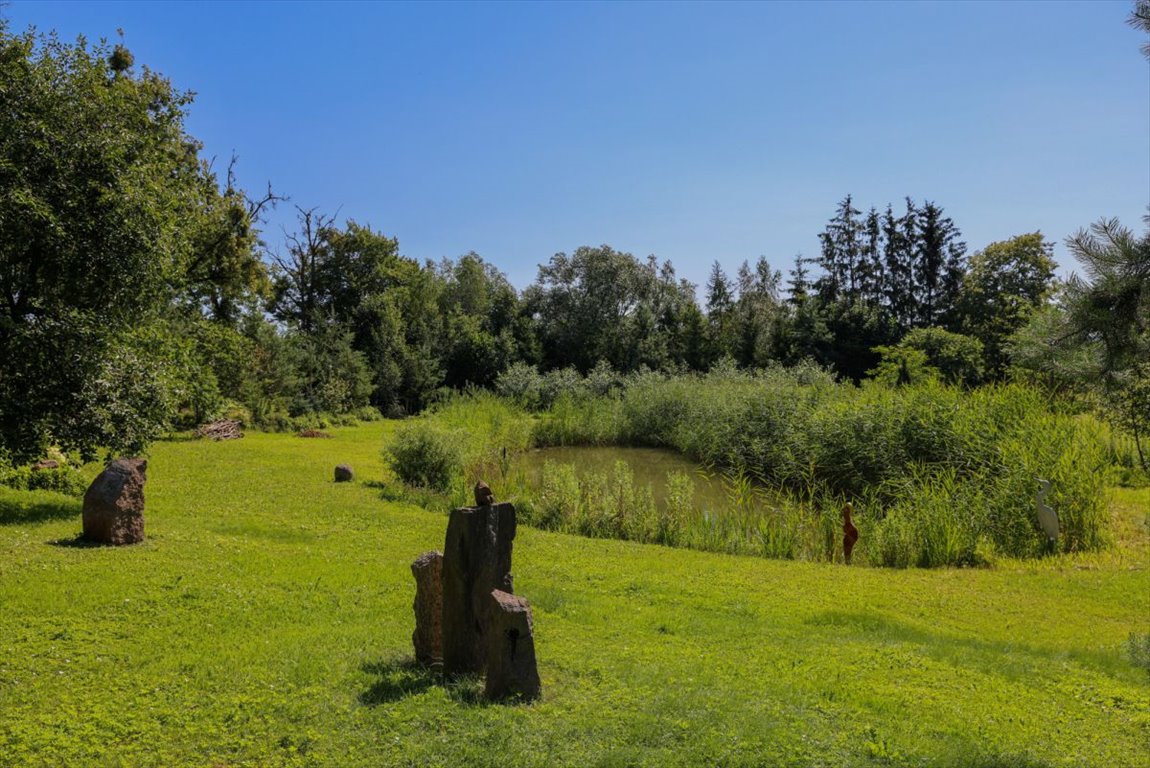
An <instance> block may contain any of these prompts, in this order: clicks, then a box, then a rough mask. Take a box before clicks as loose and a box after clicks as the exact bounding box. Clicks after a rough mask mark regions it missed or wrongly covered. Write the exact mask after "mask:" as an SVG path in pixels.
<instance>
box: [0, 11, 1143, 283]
mask: <svg viewBox="0 0 1150 768" xmlns="http://www.w3.org/2000/svg"><path fill="white" fill-rule="evenodd" d="M1130 9H1131V3H1130V2H1128V1H1126V0H1115V1H1113V2H1111V1H1108V0H1094V1H1093V2H1064V3H1060V2H1044V3H1037V2H953V3H931V2H896V3H878V2H874V3H870V2H846V3H832V2H808V3H782V2H778V3H762V4H752V3H736V4H721V3H702V4H693V3H668V4H659V3H651V2H643V3H638V2H636V3H601V4H599V3H588V2H580V3H543V2H538V3H510V4H485V3H462V4H451V3H420V4H373V3H348V4H339V3H330V2H325V3H218V4H216V3H100V2H84V3H52V2H28V1H27V0H13V2H11V3H10V4H9V5H8V7H7V8H4V9H0V13H3V14H5V15H6V16H7V17H8V19H9V20H10V22H11V27H12V29H13V30H14V31H19V30H22V29H23V28H25V27H26V26H27V25H29V24H35V25H36V26H37V27H39V28H40V29H41V30H49V29H55V30H57V31H58V32H59V33H60V34H61V35H62V36H63V37H65V38H74V37H75V36H76V35H78V34H83V35H85V36H87V37H89V38H90V39H98V38H100V37H109V38H114V37H115V33H116V29H117V28H123V30H124V33H125V42H126V44H127V46H128V47H129V48H130V49H131V50H132V52H133V53H134V54H135V56H136V64H137V67H139V66H140V65H143V64H147V65H148V66H150V67H151V68H153V69H155V70H158V71H160V72H162V73H164V74H165V75H167V76H168V77H170V78H171V79H172V80H173V82H174V83H175V84H176V85H177V86H178V87H180V88H184V89H190V90H193V91H195V92H196V93H197V97H196V101H195V104H194V105H193V107H192V111H191V115H190V119H189V120H188V129H189V131H190V132H191V133H192V134H193V135H194V136H196V137H197V138H199V139H200V140H201V141H203V143H204V145H205V153H206V154H207V155H209V156H213V155H214V156H216V157H218V158H219V160H218V163H217V166H218V167H220V168H223V167H225V166H226V163H227V159H228V157H229V156H230V155H231V154H232V153H233V152H234V153H235V154H237V155H238V156H239V158H240V164H239V169H238V170H239V178H240V181H241V183H242V184H243V185H244V186H245V187H246V188H248V189H249V190H251V191H259V190H261V189H262V188H263V187H264V186H265V184H266V183H267V182H268V181H270V182H271V183H272V185H273V186H274V188H275V189H276V190H277V191H278V192H282V193H285V194H287V195H290V196H291V198H292V204H298V205H301V206H304V207H313V206H317V207H319V208H320V209H321V210H323V211H325V212H332V213H334V212H336V211H337V210H338V212H339V214H340V217H341V219H342V218H354V219H356V220H357V221H359V222H360V223H369V224H371V225H372V226H373V227H375V228H376V229H378V230H382V231H383V232H385V233H387V234H389V235H394V236H397V237H398V238H399V241H400V246H401V250H402V251H403V252H404V253H405V254H406V255H408V256H411V257H414V258H418V259H425V258H431V259H436V260H438V259H440V258H442V257H445V256H447V257H457V256H459V255H461V254H463V253H466V252H467V251H469V250H475V251H477V252H478V253H479V254H480V255H482V256H483V257H484V258H486V259H487V260H488V261H491V262H493V263H494V264H495V265H496V266H498V267H499V268H500V269H502V270H503V271H504V272H506V273H507V274H508V276H509V277H510V278H511V280H512V282H513V283H514V284H516V285H517V286H519V287H523V286H525V285H527V284H528V283H530V282H531V281H532V280H533V279H534V277H535V274H536V265H538V264H539V263H542V262H545V261H546V260H547V259H548V258H550V256H551V255H552V254H553V253H555V252H557V251H566V252H571V251H572V250H574V249H575V248H576V247H578V246H580V245H598V244H601V243H608V244H610V245H612V246H614V247H615V248H617V249H620V250H626V251H630V252H632V253H634V254H635V255H636V256H640V257H643V256H646V255H647V254H650V253H654V254H655V255H657V256H658V257H659V258H660V259H670V260H671V261H672V262H673V263H674V264H675V267H676V269H677V270H678V272H679V274H680V275H681V276H685V277H687V278H689V279H690V280H692V281H694V282H696V283H699V284H700V285H702V284H703V283H704V282H705V280H706V275H707V272H708V270H709V267H710V264H711V262H712V261H714V260H718V261H719V262H721V263H722V264H723V265H724V267H725V268H726V269H727V270H728V272H731V273H733V272H734V270H735V268H736V267H737V265H738V264H739V263H740V262H741V261H742V260H743V259H750V260H752V261H753V260H754V259H756V258H757V257H758V256H759V255H765V256H766V257H767V258H768V259H769V260H770V261H771V263H772V264H773V265H774V266H775V267H776V268H779V269H782V270H784V272H785V271H786V269H788V268H789V266H790V263H791V260H792V258H793V257H794V255H795V254H796V253H800V252H801V253H803V254H805V255H808V256H813V255H815V254H816V253H817V252H818V239H817V235H818V232H819V231H821V230H822V228H823V226H824V225H825V223H826V221H827V219H828V218H829V217H830V216H831V214H832V213H833V211H834V207H835V204H836V203H837V202H838V201H839V200H840V199H841V198H842V197H843V196H844V195H846V194H847V193H850V194H852V195H853V196H854V198H855V200H856V202H857V203H859V204H861V205H862V206H870V205H876V206H880V207H881V206H883V205H885V204H886V203H887V202H893V203H895V204H896V205H897V204H898V203H899V202H900V201H901V200H902V198H903V197H905V196H908V195H909V196H911V197H913V198H915V199H916V200H919V201H922V200H934V201H935V202H937V203H939V204H940V205H942V206H943V207H944V208H945V210H946V212H947V213H948V214H949V215H950V216H952V217H953V219H954V220H955V222H956V223H957V224H958V226H959V227H960V228H961V230H962V232H963V235H964V238H965V240H966V241H967V243H968V245H969V248H970V250H971V251H974V250H976V249H978V248H981V247H983V246H985V245H987V244H988V243H990V242H993V241H995V240H1001V239H1004V238H1007V237H1010V236H1012V235H1015V234H1021V233H1024V232H1031V231H1034V230H1041V231H1042V232H1043V233H1045V234H1046V235H1047V236H1048V237H1050V238H1052V239H1054V240H1056V241H1058V242H1059V247H1058V248H1057V250H1056V258H1058V260H1059V261H1060V262H1062V263H1063V264H1064V266H1069V265H1070V262H1071V261H1072V260H1071V259H1070V257H1069V255H1068V253H1067V252H1066V250H1065V248H1063V247H1062V246H1061V241H1062V240H1063V239H1064V238H1065V237H1066V236H1067V235H1069V234H1071V233H1072V232H1073V231H1074V230H1076V229H1078V228H1079V227H1082V226H1085V225H1088V224H1090V223H1091V222H1093V221H1095V220H1097V219H1098V218H1100V217H1103V216H1118V217H1120V218H1121V219H1122V220H1123V223H1125V224H1126V225H1127V226H1130V227H1132V228H1134V229H1136V230H1138V231H1141V229H1142V227H1143V224H1142V221H1141V218H1142V216H1143V215H1144V213H1145V212H1146V207H1147V204H1148V203H1150V62H1148V61H1147V60H1146V59H1145V58H1144V57H1143V56H1142V55H1141V53H1140V52H1139V45H1140V43H1141V42H1142V38H1141V37H1140V35H1139V33H1137V32H1136V31H1135V30H1133V29H1131V28H1130V27H1128V26H1126V24H1125V23H1124V20H1125V18H1126V16H1127V15H1128V14H1129V12H1130ZM292 223H293V212H292V210H291V205H290V204H289V205H287V206H282V207H281V209H280V210H279V211H278V212H277V213H276V214H274V218H273V220H272V222H271V223H270V224H269V226H268V228H267V230H268V231H267V233H266V235H267V239H268V240H269V242H271V243H273V244H275V243H277V242H278V241H280V240H281V235H280V229H281V227H282V226H291V224H292ZM700 296H701V292H700Z"/></svg>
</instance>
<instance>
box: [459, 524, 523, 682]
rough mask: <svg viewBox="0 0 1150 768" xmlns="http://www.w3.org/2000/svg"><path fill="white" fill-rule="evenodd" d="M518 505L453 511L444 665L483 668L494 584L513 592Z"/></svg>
mask: <svg viewBox="0 0 1150 768" xmlns="http://www.w3.org/2000/svg"><path fill="white" fill-rule="evenodd" d="M514 539H515V507H513V506H512V505H511V504H507V503H503V504H492V505H490V506H483V507H461V508H459V509H454V510H452V511H451V518H450V519H449V520H448V523H447V538H446V541H445V542H444V546H443V670H444V672H446V673H448V674H458V673H467V672H482V671H483V668H484V665H485V663H486V659H487V649H486V645H485V643H484V639H483V638H484V634H485V632H486V620H487V614H488V613H489V612H490V610H491V590H493V589H499V590H502V591H504V592H507V593H512V592H513V591H514V590H513V589H512V584H511V544H512V541H513V540H514Z"/></svg>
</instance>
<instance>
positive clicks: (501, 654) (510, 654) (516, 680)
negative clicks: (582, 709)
mask: <svg viewBox="0 0 1150 768" xmlns="http://www.w3.org/2000/svg"><path fill="white" fill-rule="evenodd" d="M489 600H490V601H491V602H490V605H491V609H490V611H489V613H488V631H487V637H486V641H487V686H486V689H485V694H486V696H487V698H488V699H491V700H492V701H500V700H503V699H510V698H519V699H523V700H525V701H530V700H532V699H537V698H539V695H540V693H541V692H542V691H541V685H540V683H539V670H538V669H536V666H535V637H534V632H533V625H532V622H531V606H530V605H528V604H527V600H526V599H525V598H522V597H516V596H515V595H509V594H507V593H506V592H502V591H500V590H498V589H496V590H492V592H491V596H490V598H489Z"/></svg>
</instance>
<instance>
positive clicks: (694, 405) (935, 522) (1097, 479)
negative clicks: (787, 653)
mask: <svg viewBox="0 0 1150 768" xmlns="http://www.w3.org/2000/svg"><path fill="white" fill-rule="evenodd" d="M605 392H606V393H605V394H601V395H595V394H593V393H592V392H591V391H590V390H588V389H587V388H586V387H584V388H583V389H582V390H574V389H572V390H569V391H564V392H561V393H559V394H558V395H557V396H556V397H555V398H554V399H553V401H552V405H551V407H550V408H549V409H548V410H546V411H544V412H542V413H541V414H540V416H539V417H538V420H537V421H535V422H533V421H532V419H531V417H529V416H528V415H527V414H526V413H525V412H524V411H522V410H519V409H518V408H517V407H515V406H513V405H511V404H510V402H509V401H508V400H506V399H500V398H497V397H494V396H491V395H481V394H472V395H469V396H467V397H464V398H460V399H457V400H454V401H452V402H451V403H449V404H448V405H445V406H443V407H441V408H440V410H438V411H437V412H436V413H434V414H432V415H431V416H430V417H428V418H427V419H424V420H421V421H419V422H417V423H416V425H413V426H409V427H408V429H441V430H447V433H448V434H457V435H460V436H458V437H457V438H455V442H456V443H457V444H459V445H461V446H465V447H464V448H463V449H462V450H463V453H465V454H467V458H462V459H461V461H460V465H461V467H462V477H465V478H466V480H460V481H459V482H458V483H457V486H456V488H457V490H456V492H455V494H454V497H455V498H458V499H461V500H464V501H465V500H466V498H467V495H468V494H467V488H468V486H467V483H468V482H474V478H475V476H476V473H477V472H486V473H488V475H487V476H490V477H499V476H498V475H496V474H495V473H494V472H493V471H492V470H493V467H494V465H493V464H492V461H493V456H495V455H496V454H493V453H492V452H493V451H495V452H498V451H500V450H501V449H502V448H503V447H510V448H511V450H512V452H514V451H516V450H521V449H523V448H525V447H527V446H528V445H530V444H531V443H532V442H534V443H535V444H537V445H580V444H584V445H608V444H616V445H647V446H661V447H666V448H670V449H672V450H675V451H678V452H680V453H682V454H684V455H686V456H688V457H690V458H692V459H694V460H695V461H697V462H699V463H700V464H701V465H703V466H704V467H707V468H709V470H710V471H713V472H719V473H721V474H722V475H723V476H724V477H725V478H726V480H725V482H726V484H727V488H728V493H727V503H726V504H725V505H724V508H723V509H697V508H695V507H694V506H693V504H692V503H691V501H690V497H691V494H692V489H691V486H690V483H689V478H686V479H684V478H682V477H679V478H672V479H669V480H668V489H669V490H668V494H667V495H668V497H669V498H671V499H673V502H672V503H669V504H668V509H664V510H657V511H655V512H652V511H651V509H653V508H654V507H653V503H652V504H651V505H650V509H649V508H648V506H647V501H646V497H645V496H644V492H643V490H642V489H637V488H634V487H633V486H634V483H633V482H632V481H631V479H630V478H629V477H628V474H627V472H626V471H625V470H624V469H618V468H617V469H616V471H614V472H611V473H607V474H606V475H604V476H590V477H584V478H579V477H576V476H574V475H573V474H571V473H570V472H567V470H562V469H558V468H552V469H551V470H550V471H547V470H545V471H544V484H543V489H541V490H540V491H539V493H533V492H530V491H529V490H528V489H527V488H526V484H525V483H523V482H522V480H523V479H522V476H519V477H511V478H508V477H506V475H507V474H508V470H507V467H503V468H502V471H503V474H504V475H505V477H503V478H500V479H502V480H503V481H504V482H507V483H509V485H511V486H512V487H514V488H516V490H517V492H520V493H522V494H523V496H524V497H525V499H526V500H529V501H530V503H538V504H539V508H538V509H537V510H535V511H534V512H533V514H534V516H535V517H536V518H537V520H536V521H535V522H537V523H538V524H540V525H543V526H545V527H554V528H559V529H562V530H572V531H574V532H578V533H584V534H586V535H592V536H617V537H622V538H632V539H636V540H641V541H659V542H662V543H666V544H671V545H678V546H691V547H697V548H700V549H707V550H715V551H726V552H741V553H754V554H760V555H764V556H767V557H782V558H788V557H804V558H816V559H830V558H833V557H836V556H837V554H836V553H837V552H838V551H839V550H838V546H839V545H838V543H837V542H838V540H840V539H841V529H840V527H839V518H838V514H839V509H841V506H842V504H843V502H844V501H846V500H852V501H853V502H854V503H855V507H856V509H857V510H858V511H859V513H860V522H861V530H862V534H863V538H862V540H861V543H860V545H859V549H858V550H856V552H857V553H858V555H861V556H860V557H859V559H860V560H867V561H870V562H872V563H876V564H882V565H889V566H900V567H907V566H938V565H965V564H974V563H978V562H983V561H985V560H987V559H989V558H991V557H994V556H997V555H1004V556H1011V557H1034V556H1040V555H1042V554H1044V553H1045V552H1046V551H1047V543H1046V539H1045V536H1044V534H1043V533H1042V532H1041V530H1040V528H1039V524H1038V520H1037V516H1036V512H1035V495H1036V492H1037V490H1038V479H1039V478H1042V479H1046V480H1049V481H1051V483H1052V484H1053V492H1052V493H1051V494H1050V497H1049V498H1048V499H1047V503H1049V504H1050V505H1051V506H1052V507H1053V508H1054V509H1055V510H1056V511H1057V513H1058V515H1059V519H1060V527H1061V534H1060V536H1059V539H1058V542H1057V547H1058V550H1059V551H1062V552H1077V551H1084V550H1094V549H1099V548H1101V547H1102V546H1104V545H1105V544H1106V540H1107V529H1106V518H1105V514H1104V509H1105V500H1104V498H1103V491H1104V485H1105V482H1106V471H1105V469H1106V467H1107V466H1108V456H1107V451H1108V450H1109V448H1108V439H1109V440H1111V442H1112V438H1108V437H1107V435H1106V434H1105V433H1104V432H1103V431H1102V430H1101V428H1100V427H1099V425H1098V423H1097V422H1095V421H1093V420H1091V419H1081V418H1075V417H1074V416H1071V415H1068V414H1065V413H1060V412H1058V411H1057V410H1056V409H1054V408H1052V407H1051V406H1050V404H1049V403H1048V401H1047V400H1046V398H1045V396H1044V395H1043V394H1042V393H1040V392H1039V391H1037V390H1034V389H1031V388H1028V387H1026V386H1022V385H1004V386H993V387H985V388H982V389H978V390H974V391H964V390H960V389H955V388H951V387H947V386H945V385H942V384H937V383H926V384H922V385H919V386H914V387H906V388H892V387H886V386H882V385H867V386H864V387H861V388H859V387H855V386H852V385H848V384H838V383H835V382H834V381H833V380H832V379H831V378H830V377H829V376H828V375H827V374H825V373H824V372H821V371H819V370H818V369H813V368H800V369H782V368H774V369H768V370H766V371H763V372H758V373H754V374H744V373H739V372H737V371H730V370H724V371H721V372H719V373H717V374H713V375H708V376H675V377H665V376H657V375H646V376H642V377H636V378H634V379H631V380H629V381H628V382H627V385H626V387H625V388H623V389H622V390H619V389H614V388H612V389H608V390H605ZM452 430H454V432H453V431H452ZM401 434H402V433H401ZM499 455H501V454H499ZM512 464H513V462H512ZM549 477H550V478H551V479H548V478H549ZM548 483H550V486H549V485H548ZM576 486H578V492H576ZM765 489H770V492H769V493H768V492H766V490H765ZM649 495H650V494H649V492H648V493H647V496H649ZM560 497H562V500H561V498H560ZM671 506H673V507H674V511H673V512H671V511H669V510H670V508H671Z"/></svg>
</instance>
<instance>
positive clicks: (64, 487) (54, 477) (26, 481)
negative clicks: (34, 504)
mask: <svg viewBox="0 0 1150 768" xmlns="http://www.w3.org/2000/svg"><path fill="white" fill-rule="evenodd" d="M89 484H90V483H89V480H88V478H87V477H86V476H85V475H84V473H82V472H81V471H80V470H78V469H76V468H75V467H72V466H69V465H67V464H61V465H60V466H59V467H55V468H50V469H33V468H32V467H30V466H23V467H9V468H7V469H5V468H4V467H3V466H0V485H6V486H8V487H9V488H15V489H17V490H22V491H55V492H56V493H63V494H65V495H67V496H83V495H84V492H85V491H87V490H88V485H89Z"/></svg>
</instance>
